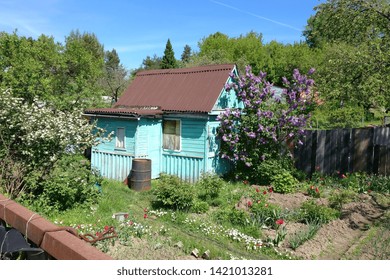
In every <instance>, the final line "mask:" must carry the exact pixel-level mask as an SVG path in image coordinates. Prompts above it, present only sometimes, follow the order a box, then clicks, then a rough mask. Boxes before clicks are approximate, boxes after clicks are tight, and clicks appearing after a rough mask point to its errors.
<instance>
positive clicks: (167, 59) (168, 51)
mask: <svg viewBox="0 0 390 280" xmlns="http://www.w3.org/2000/svg"><path fill="white" fill-rule="evenodd" d="M176 67H177V63H176V58H175V53H174V51H173V48H172V44H171V41H170V40H169V39H168V41H167V44H166V46H165V50H164V56H163V57H162V60H161V69H171V68H176Z"/></svg>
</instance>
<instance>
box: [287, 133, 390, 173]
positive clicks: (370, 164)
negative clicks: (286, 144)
mask: <svg viewBox="0 0 390 280" xmlns="http://www.w3.org/2000/svg"><path fill="white" fill-rule="evenodd" d="M294 159H295V162H296V166H297V168H298V169H300V170H302V171H304V172H306V173H307V174H309V175H311V174H312V173H313V172H315V171H319V172H321V173H324V174H335V173H336V172H341V173H352V172H366V173H369V174H372V173H374V174H381V175H388V176H390V127H371V128H353V129H334V130H308V131H306V137H305V139H304V141H303V145H301V146H299V147H297V148H296V149H295V150H294Z"/></svg>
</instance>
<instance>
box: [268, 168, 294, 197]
mask: <svg viewBox="0 0 390 280" xmlns="http://www.w3.org/2000/svg"><path fill="white" fill-rule="evenodd" d="M271 184H272V186H273V190H274V191H275V192H277V193H291V192H293V191H294V190H295V189H296V188H297V186H298V180H297V179H295V178H294V177H293V176H292V175H291V173H290V172H288V171H284V172H282V173H279V174H277V175H274V176H273V177H272V183H271Z"/></svg>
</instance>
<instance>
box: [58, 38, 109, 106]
mask: <svg viewBox="0 0 390 280" xmlns="http://www.w3.org/2000/svg"><path fill="white" fill-rule="evenodd" d="M64 64H65V71H64V75H63V80H62V84H63V85H64V87H63V88H62V91H61V92H59V93H60V94H61V97H62V98H61V99H62V100H65V101H66V104H68V103H71V102H74V103H76V104H85V103H87V104H89V105H96V104H97V103H99V102H101V96H102V95H103V92H102V89H101V88H99V80H100V79H101V78H102V77H103V73H104V72H103V69H104V49H103V46H102V45H101V44H100V43H99V41H98V39H97V37H96V36H95V35H94V34H90V33H83V34H81V33H80V32H79V31H72V32H71V33H70V35H69V36H67V37H66V38H65V51H64Z"/></svg>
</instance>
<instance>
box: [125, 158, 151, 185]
mask: <svg viewBox="0 0 390 280" xmlns="http://www.w3.org/2000/svg"><path fill="white" fill-rule="evenodd" d="M129 177H130V178H129V180H127V182H128V183H130V185H129V187H130V188H131V189H133V190H135V191H146V190H150V188H151V178H152V160H150V159H144V158H142V159H141V158H136V159H133V161H132V167H131V172H130V175H129Z"/></svg>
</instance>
